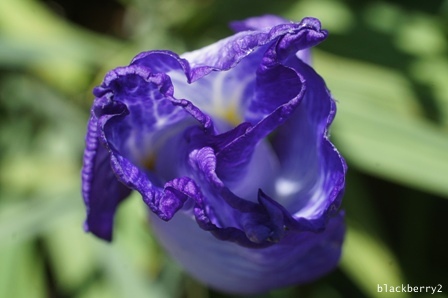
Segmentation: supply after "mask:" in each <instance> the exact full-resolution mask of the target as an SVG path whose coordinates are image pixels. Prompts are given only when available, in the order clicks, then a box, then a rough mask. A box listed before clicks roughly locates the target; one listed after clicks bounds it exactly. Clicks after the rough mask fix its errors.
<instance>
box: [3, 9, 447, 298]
mask: <svg viewBox="0 0 448 298" xmlns="http://www.w3.org/2000/svg"><path fill="white" fill-rule="evenodd" d="M265 13H274V14H279V15H281V16H284V17H286V18H290V19H293V20H300V19H301V18H302V17H304V16H314V17H318V18H320V19H321V21H322V23H323V26H324V28H326V29H328V30H329V31H330V37H329V38H328V40H327V41H325V43H323V44H322V45H319V46H318V49H317V50H316V51H315V52H314V54H315V55H314V65H315V68H316V69H317V71H318V72H319V73H320V74H321V75H322V76H323V77H324V78H325V80H326V81H327V84H328V86H329V88H330V89H331V90H332V92H333V95H334V96H335V98H336V99H337V101H338V116H337V117H336V121H335V123H334V126H333V127H332V139H333V141H334V142H335V143H336V145H337V147H338V149H339V150H340V151H341V152H342V154H343V155H344V156H345V157H346V159H347V162H348V165H349V168H350V171H349V175H348V177H347V179H348V181H347V191H346V196H345V199H344V209H345V210H346V214H347V223H348V233H347V239H346V243H345V246H344V252H343V257H342V261H341V265H340V266H339V268H338V269H337V270H336V271H335V272H333V273H332V274H330V275H328V276H327V277H325V278H323V279H321V280H319V281H316V282H314V283H312V284H309V285H304V286H300V287H291V288H287V289H281V290H278V291H274V292H272V293H267V294H265V295H259V296H258V297H272V298H275V297H312V298H318V297H413V296H414V295H413V294H410V293H384V292H383V293H378V291H377V285H378V284H384V283H386V284H389V285H394V286H398V285H401V284H410V285H412V286H437V285H438V284H441V285H442V286H443V287H442V290H443V293H442V294H438V295H435V297H448V294H447V293H448V270H447V268H448V256H447V253H446V251H447V246H448V240H447V239H448V224H447V222H446V218H447V216H448V200H447V199H448V21H447V20H448V1H446V0H445V1H436V0H434V1H405V0H401V1H400V0H389V1H367V2H357V1H348V0H347V1H343V0H339V1H336V0H335V1H331V0H315V1H311V0H302V1H290V0H283V1H277V2H274V1H255V0H247V1H236V0H229V1H219V0H185V1H181V0H164V1H156V0H121V1H118V0H117V1H112V0H110V1H107V0H92V1H74V0H71V1H70V0H54V1H50V0H42V1H38V0H0V296H1V297H19V298H21V297H80V298H81V297H95V298H96V297H136V298H138V297H151V298H152V297H161V298H164V297H170V298H171V297H186V298H193V297H194V298H206V297H229V296H227V295H225V294H222V293H218V292H215V291H213V290H210V289H207V288H205V287H203V286H202V285H200V284H199V283H198V282H196V281H194V280H193V279H191V278H190V277H188V276H186V275H184V274H183V273H182V271H181V270H180V268H178V267H177V265H175V264H173V263H172V262H171V261H170V259H169V257H167V256H166V255H165V254H164V252H163V251H162V250H161V249H160V248H159V247H158V245H157V243H156V241H155V240H154V239H153V238H152V236H151V233H149V232H148V228H147V223H146V222H147V221H146V216H147V215H146V212H145V208H144V206H143V203H142V202H140V199H139V198H138V196H137V195H133V197H132V198H131V199H130V200H128V201H127V202H126V203H124V205H123V208H122V209H121V210H120V211H119V213H118V215H117V219H116V222H117V231H116V235H115V241H114V243H113V245H108V244H105V243H102V242H101V241H99V240H97V239H95V238H94V237H93V236H91V235H86V234H84V232H83V230H82V222H83V219H84V209H83V208H84V207H83V203H82V199H81V196H80V175H79V172H80V167H81V158H82V150H83V146H84V132H85V127H86V121H87V117H88V113H89V106H90V104H91V102H92V99H93V97H92V95H91V89H92V87H93V86H95V85H97V84H99V82H100V81H101V79H102V76H103V75H104V74H105V72H106V71H107V70H109V69H111V68H113V67H116V66H118V65H125V64H127V63H128V62H129V61H130V59H131V58H132V57H133V56H134V55H136V54H137V53H138V52H140V51H143V50H149V49H160V48H167V49H170V50H174V51H176V52H179V53H181V52H183V51H186V50H193V49H195V48H197V47H200V46H203V45H206V44H208V43H210V42H213V41H216V40H217V39H219V38H222V37H224V36H226V35H228V34H230V31H229V30H228V29H227V28H226V24H227V23H228V22H229V21H231V20H234V19H242V18H245V17H249V16H253V15H259V14H265ZM266 278H269V277H268V276H267V277H266ZM416 296H417V295H416ZM418 297H432V296H431V295H430V294H424V293H423V294H418Z"/></svg>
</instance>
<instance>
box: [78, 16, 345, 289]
mask: <svg viewBox="0 0 448 298" xmlns="http://www.w3.org/2000/svg"><path fill="white" fill-rule="evenodd" d="M231 26H232V28H233V29H234V30H235V31H236V32H237V33H235V34H234V35H232V36H230V37H228V38H226V39H223V40H220V41H218V42H216V43H214V44H212V45H210V46H207V47H204V48H202V49H199V50H197V51H193V52H189V53H185V54H183V55H181V56H179V55H177V54H176V53H173V52H170V51H161V50H160V51H148V52H143V53H140V54H139V55H137V56H136V57H135V58H134V59H133V60H132V62H131V63H130V65H129V66H125V67H118V68H116V69H114V70H112V71H110V72H109V73H108V74H107V75H106V77H105V79H104V81H103V83H102V84H101V85H100V86H99V87H97V88H95V89H94V92H93V93H94V95H95V96H96V98H95V101H94V103H93V107H92V109H91V116H90V120H89V123H88V128H87V137H86V149H85V153H84V166H83V170H82V183H83V189H82V190H83V196H84V201H85V204H86V206H87V219H86V221H85V230H86V231H89V232H91V233H93V234H95V235H96V236H98V237H100V238H103V239H105V240H108V241H110V240H111V239H112V230H113V219H114V213H115V211H116V208H117V207H118V205H119V204H120V202H121V201H123V200H124V199H125V198H126V197H127V196H128V195H129V194H130V192H131V191H132V190H136V191H138V192H139V193H140V194H141V196H142V198H143V201H144V202H145V203H146V205H147V206H148V207H149V209H150V210H151V211H152V212H150V213H151V216H150V219H151V224H152V227H153V229H154V232H155V234H156V235H157V237H158V238H159V239H160V241H161V243H162V245H163V246H164V247H165V248H166V249H167V250H168V251H169V253H170V254H171V255H172V256H173V258H174V259H176V260H177V261H178V262H179V263H180V264H182V266H183V267H184V268H185V269H186V271H188V272H189V273H190V274H192V275H193V276H195V277H196V278H197V279H199V280H201V281H203V282H204V283H206V284H207V285H209V286H211V287H214V288H216V289H220V290H223V291H226V292H233V293H246V294H249V293H258V292H263V291H267V290H270V289H273V288H278V287H282V286H287V285H291V284H299V283H306V282H310V281H312V280H315V279H316V278H318V277H320V276H322V275H324V274H326V273H328V272H329V271H331V270H332V269H334V268H335V266H336V265H337V263H338V260H339V257H340V254H341V246H342V242H343V237H344V231H345V226H344V222H343V214H342V212H341V211H339V207H340V204H341V199H342V194H343V191H344V187H345V173H346V165H345V162H344V160H343V158H342V157H341V155H340V154H339V153H338V151H337V150H336V148H335V147H334V146H333V144H332V143H331V142H330V141H329V132H328V129H329V126H330V124H331V122H332V120H333V118H334V116H335V112H336V107H335V102H334V100H333V99H332V97H331V95H330V93H329V91H328V90H327V88H326V86H325V83H324V81H323V80H322V78H321V77H320V76H319V75H318V74H317V73H316V72H315V71H314V70H313V68H312V67H311V66H310V48H311V47H313V46H315V45H317V44H318V43H320V42H321V41H323V40H324V39H325V38H326V37H327V31H325V30H321V28H320V22H319V20H317V19H314V18H305V19H303V20H302V21H301V22H299V23H294V22H289V21H286V20H284V19H282V18H279V17H276V16H270V15H267V16H262V17H255V18H250V19H247V20H244V21H239V22H233V23H232V24H231Z"/></svg>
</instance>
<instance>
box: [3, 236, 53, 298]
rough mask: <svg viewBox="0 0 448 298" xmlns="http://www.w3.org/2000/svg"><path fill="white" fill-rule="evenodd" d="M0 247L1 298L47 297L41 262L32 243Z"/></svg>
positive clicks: (10, 244)
mask: <svg viewBox="0 0 448 298" xmlns="http://www.w3.org/2000/svg"><path fill="white" fill-rule="evenodd" d="M0 243H2V244H3V245H1V246H0V264H1V266H0V292H1V295H2V297H17V298H21V297H35V298H44V297H48V296H47V290H46V288H45V280H44V276H45V274H44V267H43V264H42V260H41V259H40V258H38V257H37V255H36V251H35V247H34V246H33V243H32V242H30V241H28V242H25V243H9V244H8V245H5V244H4V243H3V242H2V241H0Z"/></svg>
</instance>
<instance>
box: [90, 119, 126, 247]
mask: <svg viewBox="0 0 448 298" xmlns="http://www.w3.org/2000/svg"><path fill="white" fill-rule="evenodd" d="M130 192H131V190H130V189H129V188H127V187H125V186H124V185H123V184H121V183H120V182H119V181H118V180H117V178H116V177H115V175H114V173H113V172H112V169H111V167H110V154H109V152H108V151H107V149H106V148H104V147H103V146H102V144H100V142H99V139H98V123H97V120H96V118H95V117H91V118H90V120H89V123H88V127H87V137H86V149H85V151H84V164H83V169H82V194H83V197H84V202H85V204H86V207H87V219H86V221H85V223H84V229H85V230H86V231H88V232H92V233H93V234H95V235H96V236H98V237H100V238H102V239H105V240H108V241H111V240H112V228H113V219H114V214H115V210H116V208H117V206H118V205H119V203H120V202H121V201H122V200H123V199H124V198H126V197H127V196H128V195H129V193H130Z"/></svg>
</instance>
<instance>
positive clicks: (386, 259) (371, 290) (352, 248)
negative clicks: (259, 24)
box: [340, 224, 409, 298]
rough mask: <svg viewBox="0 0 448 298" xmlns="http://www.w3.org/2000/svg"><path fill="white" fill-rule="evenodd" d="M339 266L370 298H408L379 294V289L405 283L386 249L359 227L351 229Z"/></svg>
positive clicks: (396, 263) (393, 259) (391, 255)
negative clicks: (379, 287) (385, 285)
mask: <svg viewBox="0 0 448 298" xmlns="http://www.w3.org/2000/svg"><path fill="white" fill-rule="evenodd" d="M340 266H341V268H342V270H343V271H344V272H345V274H347V275H348V276H349V277H350V278H351V280H352V281H353V282H354V283H355V284H357V285H358V287H359V288H360V289H361V290H362V291H363V292H364V293H365V294H366V295H367V296H368V297H372V298H375V297H378V298H380V297H395V298H400V297H409V295H408V294H407V293H396V292H394V293H390V292H385V291H383V292H379V291H378V285H380V286H382V287H384V284H387V285H389V286H394V287H396V286H400V287H401V285H402V284H406V283H405V282H404V280H403V275H402V272H401V270H400V267H399V264H398V262H397V259H396V258H395V256H394V255H393V254H392V252H391V251H390V250H389V249H388V248H387V246H386V245H385V244H384V243H383V242H382V241H381V240H380V239H379V238H376V237H374V236H372V235H371V234H369V233H367V232H366V231H365V230H362V229H361V228H359V227H357V226H354V225H350V224H349V225H348V229H347V234H346V239H345V242H344V247H343V255H342V259H341V265H340Z"/></svg>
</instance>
